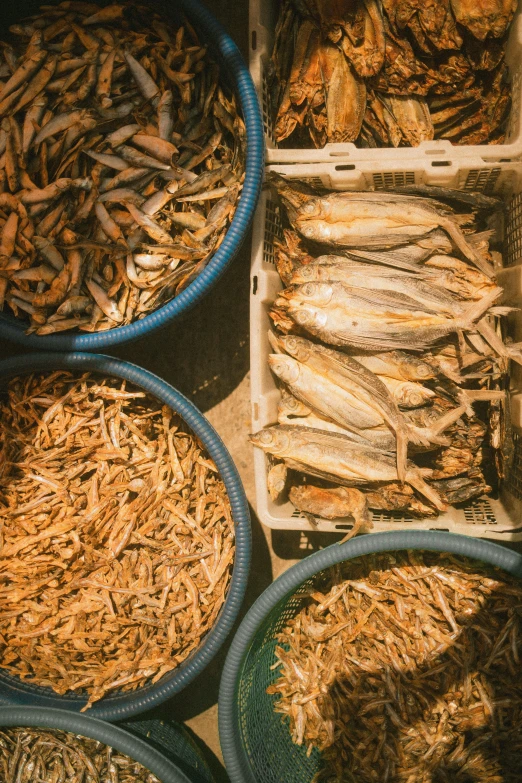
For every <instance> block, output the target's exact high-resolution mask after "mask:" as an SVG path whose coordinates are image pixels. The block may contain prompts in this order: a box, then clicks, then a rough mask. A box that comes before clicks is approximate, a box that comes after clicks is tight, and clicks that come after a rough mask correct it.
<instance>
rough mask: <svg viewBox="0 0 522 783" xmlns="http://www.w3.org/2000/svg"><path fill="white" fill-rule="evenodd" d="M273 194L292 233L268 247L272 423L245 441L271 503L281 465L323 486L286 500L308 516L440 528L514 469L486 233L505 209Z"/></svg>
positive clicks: (296, 189)
mask: <svg viewBox="0 0 522 783" xmlns="http://www.w3.org/2000/svg"><path fill="white" fill-rule="evenodd" d="M271 181H272V184H273V185H274V186H275V187H276V188H277V190H278V192H279V195H280V197H281V199H282V201H283V203H284V205H285V206H286V208H287V213H288V217H289V220H290V223H291V224H292V226H293V228H294V229H296V231H297V232H298V233H296V231H293V230H289V229H287V230H285V232H284V241H283V242H280V243H278V244H277V247H276V263H277V266H278V270H279V273H280V275H281V278H282V280H283V282H284V283H285V285H286V286H287V288H286V289H285V290H283V291H281V292H280V294H279V296H278V298H277V299H276V301H275V304H274V307H273V309H272V311H271V313H270V314H271V317H272V319H273V321H274V324H275V326H276V328H277V334H271V335H270V341H271V345H272V348H273V351H274V352H273V354H272V355H271V356H270V357H269V364H270V368H271V370H272V372H273V373H274V375H275V376H276V377H277V379H278V381H279V383H280V385H281V387H282V399H281V402H280V405H279V411H278V420H279V425H278V426H275V427H271V428H269V429H267V430H263V431H261V432H260V433H258V434H257V435H254V436H253V437H252V440H253V442H254V443H255V445H257V446H259V447H260V448H262V449H263V450H265V451H266V452H268V453H269V454H270V455H272V460H273V461H272V463H271V468H270V471H269V478H268V483H269V489H270V493H271V495H272V498H273V499H278V498H279V497H280V496H281V495H282V494H283V493H284V492H285V489H286V487H287V483H286V478H287V470H288V468H290V469H292V470H293V471H297V472H298V474H300V475H302V474H303V473H305V474H307V475H308V476H313V477H316V478H319V479H321V480H322V482H320V483H317V482H316V483H315V485H310V484H303V483H302V481H301V482H300V483H299V481H298V483H297V486H292V487H291V489H290V499H291V500H292V502H293V503H294V504H295V505H296V506H297V508H299V509H301V510H302V511H303V512H305V513H307V514H309V515H311V517H312V519H313V518H314V517H315V516H321V517H325V518H335V517H344V516H350V515H352V516H353V517H354V518H355V522H356V525H355V528H354V532H355V531H357V530H360V529H367V528H368V526H369V519H370V517H369V512H368V509H376V510H377V509H378V510H392V511H408V512H409V513H412V514H415V515H417V516H433V515H436V514H437V512H438V511H444V510H445V509H446V508H447V506H448V504H454V503H459V502H463V501H466V500H470V499H471V498H475V497H478V496H480V495H483V494H487V493H490V492H491V491H492V486H490V484H491V482H493V485H494V488H495V489H496V488H497V486H498V483H499V479H501V478H502V477H503V475H504V473H505V470H506V464H505V463H506V460H508V459H509V447H508V445H507V441H509V437H508V436H507V435H506V433H505V427H506V425H507V422H508V419H509V415H508V412H507V411H506V405H507V400H506V395H505V389H506V388H507V383H508V381H507V369H508V360H509V358H514V359H515V360H516V361H518V362H520V361H521V354H520V350H519V346H518V345H509V344H504V342H503V341H502V339H501V336H500V334H501V332H500V331H499V330H500V325H499V323H497V321H498V317H499V316H502V315H505V314H506V313H507V312H509V308H506V307H502V306H499V305H498V304H497V301H498V300H499V298H500V296H501V295H502V293H503V292H502V288H500V287H499V286H497V285H496V284H495V282H494V281H493V279H492V276H493V274H494V270H493V266H492V262H493V260H494V256H493V255H492V254H491V253H490V252H489V249H488V248H489V241H490V240H492V239H493V238H494V237H493V232H492V230H489V231H483V230H482V229H483V227H484V223H485V219H486V218H485V216H486V214H490V213H492V212H494V210H495V209H498V208H499V202H497V200H496V199H492V198H489V197H486V196H480V195H475V194H467V193H466V194H461V193H459V192H457V191H444V192H441V191H439V190H435V194H437V195H438V197H439V198H442V199H444V201H441V200H439V201H436V200H435V199H434V198H432V197H431V198H421V197H419V196H411V195H403V194H400V195H398V194H395V193H393V194H391V193H386V194H382V193H372V192H368V193H357V192H356V193H352V192H343V193H330V194H327V193H326V194H323V195H317V194H314V193H313V192H312V191H311V190H310V189H308V188H306V187H305V186H303V185H301V184H299V183H297V184H294V183H290V182H288V181H287V180H285V179H284V178H282V177H279V176H278V175H272V180H271ZM421 190H422V192H425V191H424V190H423V189H422V188H421ZM432 195H434V194H432ZM450 204H452V205H453V207H452V206H450ZM463 207H464V208H465V209H466V212H465V213H463V212H462V208H463ZM305 240H306V241H305ZM321 251H322V253H324V252H325V251H326V252H327V253H328V255H324V254H322V253H321ZM333 253H335V255H333ZM458 256H460V257H458ZM464 259H465V260H464ZM329 346H335V349H334V348H332V347H329ZM489 406H491V407H489ZM490 425H491V426H490ZM488 430H490V432H489V444H488V442H487V440H488ZM488 463H490V465H489V467H490V468H491V467H492V466H493V465H495V467H496V471H497V474H498V475H495V471H494V470H491V469H489V470H488V471H487V476H486V475H485V474H484V470H485V466H487V465H488ZM292 476H293V481H292V483H293V484H294V485H295V484H296V474H292ZM325 482H328V484H325ZM332 485H333V486H332Z"/></svg>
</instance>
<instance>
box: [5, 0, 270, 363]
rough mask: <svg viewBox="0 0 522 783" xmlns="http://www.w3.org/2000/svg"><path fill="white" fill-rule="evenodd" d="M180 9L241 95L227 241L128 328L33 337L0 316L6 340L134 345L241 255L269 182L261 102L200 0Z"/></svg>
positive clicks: (61, 346)
mask: <svg viewBox="0 0 522 783" xmlns="http://www.w3.org/2000/svg"><path fill="white" fill-rule="evenodd" d="M178 10H182V11H183V12H184V13H185V14H186V15H187V17H188V19H189V21H190V22H191V23H192V24H194V26H195V27H197V28H198V30H199V31H200V32H201V33H202V36H203V37H204V39H205V40H208V41H209V42H211V44H212V47H213V48H214V49H215V50H216V51H217V52H218V53H219V54H220V56H221V60H222V63H223V65H224V66H225V67H226V69H227V71H228V74H230V77H231V79H232V83H233V85H234V86H235V89H236V92H237V94H238V96H239V101H240V105H241V109H242V112H243V118H244V121H245V126H246V162H245V181H244V185H243V190H242V193H241V198H240V199H239V203H238V206H237V209H236V212H235V215H234V218H233V220H232V223H231V224H230V226H229V229H228V231H227V233H226V236H225V239H224V240H223V242H222V243H221V245H220V247H219V248H218V250H217V251H216V252H215V253H214V255H213V256H212V260H211V262H210V263H209V264H208V266H207V267H206V268H205V269H204V270H203V271H202V272H201V274H200V275H199V276H198V277H197V278H196V279H195V280H194V281H193V282H192V283H191V284H190V285H189V286H188V287H187V288H186V289H185V290H184V291H182V292H181V293H180V294H178V295H177V296H176V297H175V298H174V299H172V300H171V301H170V302H168V303H167V304H166V305H164V306H163V307H161V308H160V309H159V310H156V311H155V312H153V313H151V314H150V315H147V316H145V318H142V319H141V320H139V321H135V322H134V323H132V324H129V325H128V326H120V327H116V328H114V329H110V330H108V331H105V332H97V333H93V334H75V333H73V334H55V335H45V336H43V335H36V334H30V335H28V334H25V329H26V328H27V325H26V324H24V323H21V322H20V320H18V319H16V318H14V317H13V316H10V315H7V314H5V313H0V337H3V338H5V339H6V340H11V341H12V342H16V343H19V344H20V345H24V346H26V347H29V348H34V349H38V350H50V351H97V350H101V349H106V348H108V347H109V346H113V345H122V344H123V343H128V342H132V341H133V340H137V339H139V338H141V337H144V336H145V335H147V334H150V333H151V332H154V331H156V330H157V329H160V328H161V327H163V326H166V325H167V324H168V323H169V322H170V321H173V320H175V319H176V318H179V317H180V316H181V315H183V314H184V313H186V312H188V311H189V310H190V309H191V308H192V307H194V306H195V305H196V304H197V303H198V302H200V301H201V299H203V297H205V296H206V295H207V294H208V293H209V291H210V290H211V289H212V288H213V287H214V286H215V285H216V283H217V282H218V280H219V279H220V277H221V276H222V275H223V273H224V272H225V271H226V269H227V268H228V266H229V265H230V263H231V262H232V260H233V259H234V257H235V256H236V254H237V253H238V251H239V249H240V247H241V245H242V243H243V241H244V239H245V236H246V234H247V232H248V229H249V227H250V224H251V222H252V220H253V217H254V212H255V208H256V205H257V201H258V199H259V194H260V192H261V186H262V183H263V173H264V160H265V142H264V135H263V121H262V118H261V111H260V108H259V101H258V98H257V94H256V90H255V87H254V84H253V82H252V79H251V78H250V74H249V72H248V68H247V66H246V64H245V62H244V60H243V58H242V56H241V53H240V52H239V49H238V48H237V46H236V44H235V43H234V41H233V40H232V39H231V38H230V36H229V35H228V34H227V32H226V31H225V29H224V27H223V26H222V25H221V24H220V23H219V22H218V21H217V19H216V18H215V17H214V16H213V15H212V14H211V13H210V11H209V10H208V9H207V8H206V7H205V6H204V5H203V3H201V2H200V0H178Z"/></svg>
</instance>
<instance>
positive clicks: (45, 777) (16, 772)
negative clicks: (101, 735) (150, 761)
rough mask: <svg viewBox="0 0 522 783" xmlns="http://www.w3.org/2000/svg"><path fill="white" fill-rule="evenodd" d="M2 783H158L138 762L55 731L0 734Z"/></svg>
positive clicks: (93, 742)
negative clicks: (61, 782)
mask: <svg viewBox="0 0 522 783" xmlns="http://www.w3.org/2000/svg"><path fill="white" fill-rule="evenodd" d="M0 775H3V777H2V778H1V779H2V781H3V782H4V783H44V782H45V783H51V781H53V783H54V782H55V781H56V782H57V781H70V783H80V781H84V783H160V781H159V779H158V778H157V777H156V775H153V774H152V772H148V771H147V770H146V769H145V767H143V766H142V765H141V764H140V763H139V762H137V761H133V760H132V759H131V758H129V757H128V756H125V755H124V754H123V753H120V752H119V751H117V750H113V748H110V747H109V746H108V745H104V744H103V743H102V742H98V741H97V740H93V739H88V738H87V737H81V736H79V735H77V734H71V733H70V732H68V731H59V730H58V729H45V730H44V729H30V728H22V727H20V728H6V729H1V730H0Z"/></svg>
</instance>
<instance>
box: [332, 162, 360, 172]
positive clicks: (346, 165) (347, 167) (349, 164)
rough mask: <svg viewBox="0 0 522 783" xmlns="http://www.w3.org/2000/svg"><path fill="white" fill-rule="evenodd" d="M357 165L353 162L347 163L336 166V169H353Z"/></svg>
mask: <svg viewBox="0 0 522 783" xmlns="http://www.w3.org/2000/svg"><path fill="white" fill-rule="evenodd" d="M355 168H356V166H355V165H354V164H353V163H345V164H343V165H342V166H336V167H335V170H336V171H353V170H354V169H355Z"/></svg>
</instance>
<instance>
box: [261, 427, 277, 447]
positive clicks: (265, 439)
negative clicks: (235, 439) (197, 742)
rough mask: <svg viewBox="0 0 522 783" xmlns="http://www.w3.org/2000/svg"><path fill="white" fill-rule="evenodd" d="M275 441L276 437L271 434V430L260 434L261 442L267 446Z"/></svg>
mask: <svg viewBox="0 0 522 783" xmlns="http://www.w3.org/2000/svg"><path fill="white" fill-rule="evenodd" d="M273 440H274V436H273V435H272V433H271V432H270V430H263V431H262V432H260V433H259V442H260V443H265V444H266V445H267V446H268V445H269V444H270V443H272V442H273Z"/></svg>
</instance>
